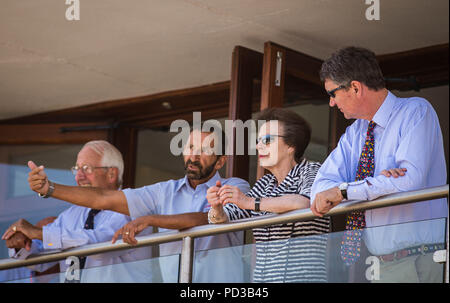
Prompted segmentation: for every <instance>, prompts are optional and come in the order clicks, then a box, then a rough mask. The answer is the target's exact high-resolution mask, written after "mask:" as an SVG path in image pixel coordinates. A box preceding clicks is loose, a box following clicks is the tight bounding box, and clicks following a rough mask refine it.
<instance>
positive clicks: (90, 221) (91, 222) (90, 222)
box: [64, 209, 101, 283]
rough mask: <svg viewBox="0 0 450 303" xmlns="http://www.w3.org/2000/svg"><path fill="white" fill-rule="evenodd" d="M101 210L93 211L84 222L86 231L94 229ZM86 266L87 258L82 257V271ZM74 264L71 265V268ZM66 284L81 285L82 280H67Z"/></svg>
mask: <svg viewBox="0 0 450 303" xmlns="http://www.w3.org/2000/svg"><path fill="white" fill-rule="evenodd" d="M100 211H101V210H100V209H91V210H90V211H89V214H88V216H87V219H86V221H85V222H84V229H94V217H95V216H96V215H97V214H98V213H99V212H100ZM85 264H86V257H80V270H81V269H83V268H84V265H85ZM72 265H73V263H72V264H71V266H72ZM64 282H65V283H80V280H67V279H66V280H65V281H64Z"/></svg>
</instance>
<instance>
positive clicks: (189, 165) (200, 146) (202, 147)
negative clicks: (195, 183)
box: [183, 130, 224, 180]
mask: <svg viewBox="0 0 450 303" xmlns="http://www.w3.org/2000/svg"><path fill="white" fill-rule="evenodd" d="M216 140H217V139H216V136H214V134H213V133H205V132H200V131H196V130H194V131H192V132H191V134H190V135H189V141H188V142H187V144H186V145H185V147H184V150H183V159H184V168H185V171H186V176H187V177H188V179H192V180H209V179H210V178H211V177H212V176H213V175H214V174H215V172H216V171H217V170H218V169H220V168H221V167H222V166H223V164H224V160H221V157H220V156H217V155H216V154H215V152H214V146H215V145H214V144H215V141H216Z"/></svg>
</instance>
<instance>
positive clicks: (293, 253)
mask: <svg viewBox="0 0 450 303" xmlns="http://www.w3.org/2000/svg"><path fill="white" fill-rule="evenodd" d="M319 168H320V163H318V162H311V161H307V160H306V159H303V160H302V162H301V163H299V164H297V165H296V166H294V167H293V168H292V169H291V171H290V172H289V173H288V175H287V176H286V178H285V179H284V180H283V182H281V184H280V185H278V182H277V179H276V178H275V176H274V175H272V174H267V175H264V176H263V177H262V178H261V179H259V180H258V181H257V182H256V184H255V185H254V186H253V188H252V189H251V190H250V191H249V192H248V193H247V194H246V195H247V196H250V197H262V198H263V197H280V196H283V195H286V194H299V195H302V196H305V197H307V198H309V196H310V191H311V186H312V184H313V182H314V178H315V176H316V174H317V171H318V170H319ZM224 210H225V213H226V214H227V216H228V218H229V220H230V221H232V220H237V219H243V218H250V217H256V216H263V215H267V214H270V213H269V212H265V211H261V212H255V211H254V210H246V209H240V208H239V207H237V206H236V205H235V204H231V203H229V204H227V205H225V206H224ZM329 227H330V222H329V218H317V219H314V220H311V221H303V222H293V223H286V224H276V225H271V226H267V227H261V228H255V229H253V236H254V238H255V240H256V243H257V244H256V250H257V254H256V265H255V271H254V276H253V280H254V282H326V264H325V261H326V245H327V237H326V235H324V233H328V232H329Z"/></svg>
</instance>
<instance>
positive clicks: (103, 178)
mask: <svg viewBox="0 0 450 303" xmlns="http://www.w3.org/2000/svg"><path fill="white" fill-rule="evenodd" d="M101 160H102V159H101V156H100V155H99V154H98V153H96V152H95V151H93V150H92V149H90V148H89V147H85V148H83V149H82V150H81V151H80V152H79V153H78V157H77V163H76V166H78V167H83V166H85V165H89V166H91V167H92V168H93V169H92V173H85V172H83V170H82V169H78V171H77V174H76V175H75V181H76V182H77V184H78V186H85V187H100V188H105V189H106V188H112V186H114V185H115V184H116V183H115V182H116V181H117V179H116V177H114V178H111V175H108V173H109V174H111V173H113V172H111V171H110V170H112V168H94V167H101V166H102V165H101Z"/></svg>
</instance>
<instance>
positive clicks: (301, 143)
mask: <svg viewBox="0 0 450 303" xmlns="http://www.w3.org/2000/svg"><path fill="white" fill-rule="evenodd" d="M256 119H257V120H264V121H267V122H268V121H271V120H278V122H281V124H282V125H283V129H284V134H283V136H285V137H284V138H283V139H284V142H285V143H286V144H287V145H288V146H292V147H294V149H295V154H294V159H295V161H296V162H297V163H300V162H301V161H302V159H303V154H304V152H305V150H306V147H307V146H308V144H309V141H310V140H311V126H310V125H309V123H308V122H306V120H305V119H303V118H302V117H301V116H300V115H298V114H297V113H295V112H293V111H291V110H289V109H285V108H279V107H274V108H267V109H265V110H263V111H261V112H260V113H259V114H258V115H257V118H256Z"/></svg>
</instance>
